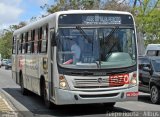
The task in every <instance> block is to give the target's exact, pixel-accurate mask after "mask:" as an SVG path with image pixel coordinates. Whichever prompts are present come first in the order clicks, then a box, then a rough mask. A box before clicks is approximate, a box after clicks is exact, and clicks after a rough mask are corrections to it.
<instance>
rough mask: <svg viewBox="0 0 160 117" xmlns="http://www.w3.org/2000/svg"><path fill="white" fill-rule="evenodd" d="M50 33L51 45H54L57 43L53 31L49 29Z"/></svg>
mask: <svg viewBox="0 0 160 117" xmlns="http://www.w3.org/2000/svg"><path fill="white" fill-rule="evenodd" d="M50 35H51V46H56V45H57V43H56V36H55V31H51V33H50Z"/></svg>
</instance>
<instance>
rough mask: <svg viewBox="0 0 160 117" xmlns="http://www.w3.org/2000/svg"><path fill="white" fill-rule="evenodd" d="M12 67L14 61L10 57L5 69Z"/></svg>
mask: <svg viewBox="0 0 160 117" xmlns="http://www.w3.org/2000/svg"><path fill="white" fill-rule="evenodd" d="M11 67H12V61H11V60H10V59H8V61H7V62H6V65H5V69H11Z"/></svg>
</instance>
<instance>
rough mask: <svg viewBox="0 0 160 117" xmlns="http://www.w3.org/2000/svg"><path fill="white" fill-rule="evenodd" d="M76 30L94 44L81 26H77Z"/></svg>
mask: <svg viewBox="0 0 160 117" xmlns="http://www.w3.org/2000/svg"><path fill="white" fill-rule="evenodd" d="M76 29H77V30H78V31H79V32H80V33H81V34H82V36H83V37H84V39H86V40H87V41H88V42H89V43H92V40H91V39H90V38H89V36H88V35H87V34H86V33H85V32H84V30H83V29H82V28H81V27H80V26H76Z"/></svg>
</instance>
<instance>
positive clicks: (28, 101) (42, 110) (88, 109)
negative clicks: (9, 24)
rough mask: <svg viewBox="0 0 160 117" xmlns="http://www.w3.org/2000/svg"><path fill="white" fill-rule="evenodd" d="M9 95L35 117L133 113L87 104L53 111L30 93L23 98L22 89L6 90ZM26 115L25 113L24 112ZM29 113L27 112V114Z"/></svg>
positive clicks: (56, 108)
mask: <svg viewBox="0 0 160 117" xmlns="http://www.w3.org/2000/svg"><path fill="white" fill-rule="evenodd" d="M3 90H4V91H6V92H7V93H8V94H9V95H11V96H12V97H13V98H14V99H15V100H17V101H18V102H19V103H21V104H22V105H23V106H24V107H26V108H27V109H28V110H29V112H31V113H32V114H33V115H34V116H35V115H44V116H84V115H95V116H99V115H97V114H100V115H106V114H109V113H114V112H131V111H130V110H127V109H123V108H120V107H116V105H115V107H114V108H109V107H108V108H106V107H105V106H104V105H103V104H86V105H66V106H54V105H53V107H52V109H47V108H46V107H45V106H44V104H43V100H42V99H41V98H40V96H38V95H36V94H34V93H31V92H30V93H29V96H23V95H22V94H21V92H20V88H12V89H11V88H4V89H3ZM24 113H25V112H24ZM26 113H27V112H26Z"/></svg>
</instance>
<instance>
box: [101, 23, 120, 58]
mask: <svg viewBox="0 0 160 117" xmlns="http://www.w3.org/2000/svg"><path fill="white" fill-rule="evenodd" d="M118 29H119V27H118V26H116V27H115V28H113V29H112V30H111V31H110V33H109V34H108V35H107V36H106V37H103V39H102V41H103V42H102V43H101V42H100V47H101V48H102V52H100V60H104V58H105V60H106V55H108V54H109V53H110V52H111V51H112V50H113V48H114V47H115V45H116V44H117V41H116V42H114V43H113V45H112V46H111V47H110V48H108V49H109V51H108V52H107V53H106V51H105V48H106V47H107V45H109V46H110V44H109V42H110V38H111V37H112V35H113V34H114V33H115V32H116V31H117V30H118ZM103 54H104V55H105V56H103ZM101 56H102V58H101Z"/></svg>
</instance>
